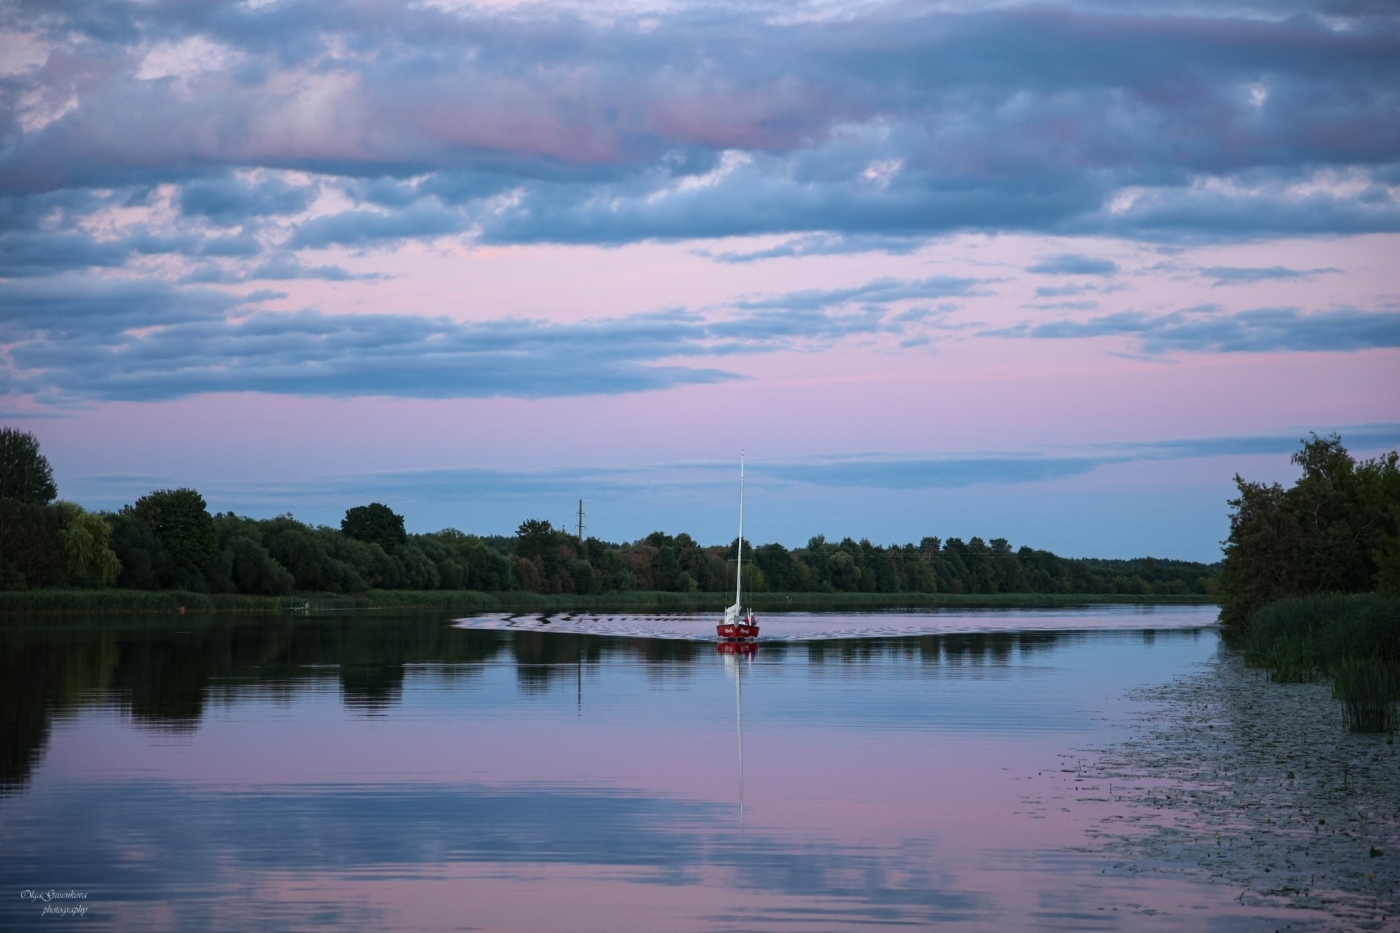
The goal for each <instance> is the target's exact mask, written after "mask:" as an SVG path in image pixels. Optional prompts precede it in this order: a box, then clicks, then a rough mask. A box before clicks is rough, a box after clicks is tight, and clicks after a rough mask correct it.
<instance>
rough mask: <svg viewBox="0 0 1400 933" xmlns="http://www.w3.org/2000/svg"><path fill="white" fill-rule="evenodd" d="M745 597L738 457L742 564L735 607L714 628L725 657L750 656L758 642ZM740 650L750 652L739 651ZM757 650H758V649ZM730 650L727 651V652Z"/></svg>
mask: <svg viewBox="0 0 1400 933" xmlns="http://www.w3.org/2000/svg"><path fill="white" fill-rule="evenodd" d="M743 596H744V455H743V454H740V455H739V560H738V562H737V563H736V564H735V567H734V605H732V606H730V607H729V608H728V609H726V610H724V619H723V620H722V621H721V622H720V623H719V624H718V625H716V626H715V631H716V632H717V633H718V634H719V641H720V652H721V653H722V654H751V653H752V648H749V647H748V646H753V645H754V643H755V642H757V641H758V620H757V619H755V618H754V616H753V611H752V610H750V611H749V612H748V613H747V614H743V608H742V605H743ZM741 646H743V647H744V648H748V650H740V649H741ZM755 647H756V646H755ZM726 648H729V649H730V650H728V651H726V650H725V649H726Z"/></svg>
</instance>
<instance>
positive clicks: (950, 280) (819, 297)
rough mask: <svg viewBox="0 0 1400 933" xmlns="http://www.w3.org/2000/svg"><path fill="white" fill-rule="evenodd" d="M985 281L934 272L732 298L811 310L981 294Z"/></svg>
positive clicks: (758, 305) (758, 306)
mask: <svg viewBox="0 0 1400 933" xmlns="http://www.w3.org/2000/svg"><path fill="white" fill-rule="evenodd" d="M984 284H985V282H984V281H983V280H981V279H970V278H961V277H957V276H951V275H936V276H933V277H931V278H927V279H917V280H913V281H909V280H903V279H894V278H881V279H875V280H873V281H870V282H866V283H865V284H864V285H856V286H852V287H850V288H831V289H816V288H814V289H804V290H803V291H796V292H787V293H786V294H782V295H776V296H774V297H772V298H759V299H749V300H745V301H738V302H735V307H738V308H743V309H746V310H764V309H773V310H778V309H781V310H785V311H811V310H818V309H824V308H830V307H832V306H835V305H844V304H850V303H860V304H865V305H886V304H890V303H891V302H895V301H918V300H929V299H934V298H950V297H958V296H966V295H982V294H986V292H985V291H983V290H982V286H983V285H984Z"/></svg>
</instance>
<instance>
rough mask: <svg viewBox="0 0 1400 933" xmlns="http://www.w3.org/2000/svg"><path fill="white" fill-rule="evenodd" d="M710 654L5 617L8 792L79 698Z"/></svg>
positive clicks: (158, 714) (979, 650)
mask: <svg viewBox="0 0 1400 933" xmlns="http://www.w3.org/2000/svg"><path fill="white" fill-rule="evenodd" d="M1084 637H1085V635H1084V633H1066V632H1043V631H1042V632H979V633H957V634H948V635H924V636H920V637H902V638H844V639H832V640H826V641H801V642H797V641H781V640H778V641H765V642H764V643H763V653H764V659H765V663H772V664H781V663H784V662H786V661H787V660H788V659H789V657H791V656H795V657H796V658H798V659H800V660H801V661H802V662H804V663H805V664H807V665H809V666H812V667H814V668H822V667H825V666H829V665H844V666H857V667H868V666H870V665H873V664H877V663H878V662H881V661H885V660H894V659H904V660H912V659H917V660H918V661H919V662H921V663H922V664H925V665H933V666H939V665H943V666H949V667H953V668H957V667H964V666H967V667H974V668H989V669H994V668H998V667H1005V666H1006V665H1008V664H1009V663H1011V661H1012V659H1013V658H1028V657H1030V656H1033V655H1035V654H1036V653H1037V652H1044V651H1049V650H1051V649H1052V648H1054V647H1055V646H1056V645H1059V644H1063V643H1065V642H1066V641H1073V640H1075V639H1082V638H1084ZM1143 637H1144V639H1145V640H1149V633H1147V632H1144V633H1143ZM714 656H715V645H714V643H713V642H702V641H691V640H682V639H669V638H667V639H661V638H636V637H599V636H592V635H586V634H570V633H568V632H557V633H556V632H541V631H535V630H521V631H503V630H491V629H475V628H461V627H455V626H452V625H449V624H447V620H445V619H443V618H442V617H441V616H440V615H438V614H433V613H427V614H425V613H417V614H403V615H393V614H385V615H368V614H360V615H354V616H349V615H346V616H323V617H312V618H305V617H302V618H296V619H292V620H288V619H286V618H278V617H273V618H269V617H265V616H263V617H250V618H239V617H228V616H219V617H208V618H198V617H183V618H181V619H179V620H178V621H172V620H169V619H168V618H161V619H150V620H137V621H132V620H129V619H113V618H111V617H100V618H93V619H88V620H83V619H77V620H73V619H64V620H58V621H55V620H44V621H42V622H39V623H37V624H19V623H11V624H7V625H4V626H0V793H6V792H12V791H14V790H15V789H19V788H23V787H24V785H25V783H26V782H27V781H28V779H29V776H30V774H31V773H32V771H33V769H34V767H35V765H36V764H37V762H38V761H39V759H40V758H41V756H42V755H43V749H44V747H45V745H46V743H47V741H48V736H49V731H50V723H51V721H52V719H53V717H54V716H56V715H66V714H71V713H73V712H75V711H77V710H80V709H82V708H85V707H91V706H103V707H109V708H114V709H118V710H120V711H121V712H122V713H125V714H128V715H130V717H131V719H132V720H133V721H134V722H135V723H137V724H139V725H140V726H142V727H143V728H146V729H151V730H159V731H165V732H172V733H177V734H178V733H181V732H190V731H192V730H194V729H197V728H198V727H199V724H200V722H201V721H202V719H203V717H204V715H205V711H206V709H207V708H208V706H209V704H210V703H211V702H218V703H232V702H236V701H238V700H239V699H240V698H242V697H248V696H273V697H280V698H281V699H283V700H284V701H286V700H290V699H291V698H292V697H294V696H295V694H296V693H297V691H299V690H302V689H304V688H307V687H309V686H313V685H315V686H322V685H325V684H326V683H327V682H329V681H334V682H336V683H337V684H338V686H339V691H340V696H341V699H342V701H343V703H344V705H345V707H346V708H347V709H349V710H351V711H353V712H355V713H357V714H360V715H365V716H382V715H384V714H385V713H386V712H387V711H389V710H392V709H393V708H394V707H396V706H398V705H399V704H400V703H401V702H402V699H403V691H404V677H405V671H406V670H407V669H408V668H410V667H412V666H414V665H433V666H435V667H436V668H437V669H439V670H440V671H441V672H442V673H443V676H447V677H457V678H471V677H473V676H476V675H479V673H480V670H481V667H480V666H481V665H483V664H486V663H495V662H501V663H509V664H513V666H514V669H515V679H516V684H517V686H518V688H519V690H520V691H521V692H522V693H525V694H534V695H541V694H546V693H548V692H550V691H551V690H556V689H569V690H572V691H573V692H575V693H576V695H577V703H578V706H579V707H580V708H582V705H583V683H584V671H585V669H588V668H596V667H597V666H599V665H601V664H603V663H604V662H606V661H608V660H609V659H628V660H631V661H639V662H641V663H642V664H643V665H644V666H645V669H646V671H647V674H648V676H649V677H651V678H654V679H671V680H674V679H685V678H688V677H691V676H693V674H694V671H695V668H696V667H697V665H699V664H701V663H705V664H708V663H710V662H711V661H712V660H713V658H714ZM746 663H749V662H746Z"/></svg>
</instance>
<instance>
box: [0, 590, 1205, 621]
mask: <svg viewBox="0 0 1400 933" xmlns="http://www.w3.org/2000/svg"><path fill="white" fill-rule="evenodd" d="M730 598H731V597H730V596H729V595H728V594H725V593H664V592H628V593H606V594H601V595H596V596H582V595H578V594H573V593H568V594H559V595H543V594H540V593H530V592H526V591H521V590H515V591H509V592H504V593H482V592H477V591H473V590H427V591H412V590H371V591H369V592H367V593H358V594H354V595H348V596H347V595H334V594H326V593H303V594H298V595H295V596H279V597H274V596H224V595H221V596H210V595H208V594H205V593H189V592H183V591H180V590H162V591H159V592H148V591H143V590H31V591H25V592H14V593H0V615H15V614H25V615H30V614H36V613H42V614H49V613H53V614H58V613H86V614H91V613H131V612H140V613H148V612H180V611H182V610H183V611H185V612H289V611H307V610H309V611H312V612H336V611H346V610H363V609H443V610H448V611H452V612H463V613H470V612H719V611H721V610H723V608H724V606H725V605H726V604H727V603H728V602H729V599H730ZM744 602H745V603H746V604H748V605H751V606H752V607H753V609H754V611H755V612H785V611H789V610H791V611H794V612H798V611H800V612H868V611H872V610H882V609H1047V608H1055V607H1059V606H1086V605H1100V604H1107V603H1126V604H1137V605H1209V604H1212V603H1214V602H1215V598H1214V597H1210V596H1126V595H1106V594H1101V593H1081V594H1073V593H1056V594H1042V593H1000V594H981V593H977V594H956V593H754V594H752V595H751V596H749V597H747V598H746V599H745V600H744Z"/></svg>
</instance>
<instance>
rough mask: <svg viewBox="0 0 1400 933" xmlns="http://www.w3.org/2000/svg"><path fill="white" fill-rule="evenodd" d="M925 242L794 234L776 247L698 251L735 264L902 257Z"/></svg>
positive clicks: (876, 236) (918, 239)
mask: <svg viewBox="0 0 1400 933" xmlns="http://www.w3.org/2000/svg"><path fill="white" fill-rule="evenodd" d="M923 245H924V240H923V239H921V238H911V237H889V236H879V235H863V236H838V235H832V234H824V233H814V234H807V235H805V236H800V237H794V238H792V239H790V240H786V241H784V242H782V243H779V244H778V245H777V246H770V247H768V248H767V249H758V250H750V251H748V252H738V251H729V252H724V253H712V252H709V251H707V250H698V251H697V252H699V254H700V255H702V256H706V257H707V258H710V259H713V260H714V261H715V262H722V263H727V264H731V265H733V264H739V263H748V262H758V261H760V260H764V259H792V258H797V257H800V256H843V255H850V254H851V253H887V254H890V255H895V256H903V255H907V254H909V253H912V252H914V251H915V250H917V249H919V248H920V247H921V246H923Z"/></svg>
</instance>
